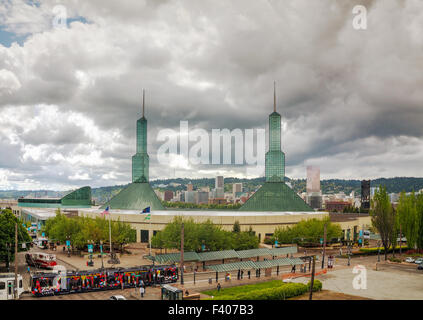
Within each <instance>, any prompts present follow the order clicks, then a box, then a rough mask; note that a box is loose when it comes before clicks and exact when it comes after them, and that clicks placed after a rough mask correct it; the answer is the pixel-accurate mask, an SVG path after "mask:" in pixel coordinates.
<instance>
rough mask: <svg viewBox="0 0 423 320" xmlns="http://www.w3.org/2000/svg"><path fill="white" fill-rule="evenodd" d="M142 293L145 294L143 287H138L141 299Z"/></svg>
mask: <svg viewBox="0 0 423 320" xmlns="http://www.w3.org/2000/svg"><path fill="white" fill-rule="evenodd" d="M144 293H145V289H144V287H140V295H141V298H144Z"/></svg>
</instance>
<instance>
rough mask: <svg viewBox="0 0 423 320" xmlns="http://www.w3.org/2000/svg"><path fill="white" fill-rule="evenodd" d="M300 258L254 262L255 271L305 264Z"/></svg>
mask: <svg viewBox="0 0 423 320" xmlns="http://www.w3.org/2000/svg"><path fill="white" fill-rule="evenodd" d="M303 263H304V261H303V260H301V259H300V258H282V259H275V260H264V261H254V265H255V269H265V268H273V267H277V266H293V265H298V264H303Z"/></svg>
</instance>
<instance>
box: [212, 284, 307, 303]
mask: <svg viewBox="0 0 423 320" xmlns="http://www.w3.org/2000/svg"><path fill="white" fill-rule="evenodd" d="M306 292H307V286H306V285H305V284H302V283H284V284H282V285H280V286H279V287H275V288H266V289H261V290H253V291H250V292H241V293H239V294H233V295H231V294H227V295H222V296H219V297H216V299H219V300H285V299H288V298H292V297H296V296H300V295H302V294H304V293H306Z"/></svg>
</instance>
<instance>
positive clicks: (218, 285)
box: [217, 282, 222, 292]
mask: <svg viewBox="0 0 423 320" xmlns="http://www.w3.org/2000/svg"><path fill="white" fill-rule="evenodd" d="M221 288H222V286H221V285H220V282H218V283H217V292H220V289H221Z"/></svg>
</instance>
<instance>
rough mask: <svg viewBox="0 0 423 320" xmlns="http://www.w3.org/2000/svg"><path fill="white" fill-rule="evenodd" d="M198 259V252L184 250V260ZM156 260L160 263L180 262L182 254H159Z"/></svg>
mask: <svg viewBox="0 0 423 320" xmlns="http://www.w3.org/2000/svg"><path fill="white" fill-rule="evenodd" d="M198 260H200V257H199V256H198V254H197V252H193V251H189V252H184V261H198ZM155 261H157V262H158V263H169V262H170V263H175V262H180V261H181V254H180V253H179V252H176V253H165V254H158V255H156V256H155Z"/></svg>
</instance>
